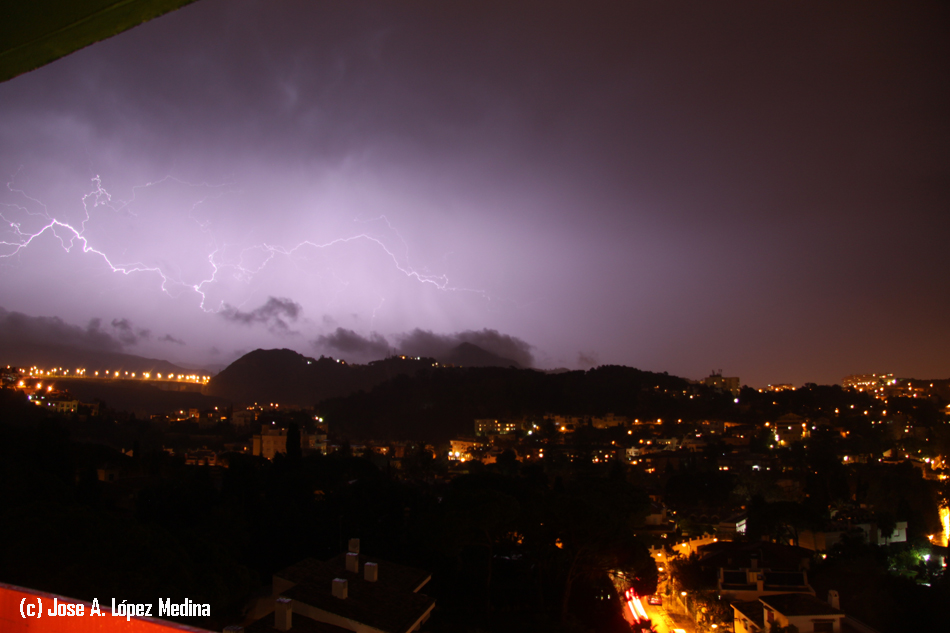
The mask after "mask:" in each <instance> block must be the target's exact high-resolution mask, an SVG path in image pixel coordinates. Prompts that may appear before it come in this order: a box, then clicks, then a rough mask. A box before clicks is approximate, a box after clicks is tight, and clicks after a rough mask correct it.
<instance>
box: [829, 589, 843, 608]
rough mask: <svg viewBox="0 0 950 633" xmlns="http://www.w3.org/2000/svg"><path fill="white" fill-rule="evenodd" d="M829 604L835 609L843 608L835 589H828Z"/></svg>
mask: <svg viewBox="0 0 950 633" xmlns="http://www.w3.org/2000/svg"><path fill="white" fill-rule="evenodd" d="M828 604H830V605H831V606H832V608H834V609H838V610H839V611H840V610H841V600H839V599H838V592H837V591H835V590H834V589H829V590H828Z"/></svg>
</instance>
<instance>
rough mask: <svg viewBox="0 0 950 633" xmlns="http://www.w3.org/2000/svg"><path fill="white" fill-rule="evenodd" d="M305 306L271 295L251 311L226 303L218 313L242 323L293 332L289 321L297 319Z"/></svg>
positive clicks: (227, 319)
mask: <svg viewBox="0 0 950 633" xmlns="http://www.w3.org/2000/svg"><path fill="white" fill-rule="evenodd" d="M301 312H303V308H302V307H301V306H300V304H299V303H297V302H295V301H293V300H291V299H287V298H283V297H269V298H268V299H267V302H266V303H265V304H264V305H262V306H260V307H258V308H255V309H253V310H251V311H250V312H242V311H241V310H239V309H238V308H235V307H234V306H231V305H227V304H225V306H224V308H222V310H221V312H219V313H218V314H219V315H220V316H221V318H222V319H224V320H226V321H230V322H231V323H240V324H242V325H248V326H250V325H259V324H262V325H266V326H267V329H268V330H270V331H271V332H274V333H286V334H291V333H293V331H292V330H291V329H290V326H289V325H288V324H287V321H296V320H297V317H299V316H300V313H301Z"/></svg>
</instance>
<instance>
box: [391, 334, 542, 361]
mask: <svg viewBox="0 0 950 633" xmlns="http://www.w3.org/2000/svg"><path fill="white" fill-rule="evenodd" d="M396 338H398V339H399V351H400V352H402V353H403V354H406V355H409V356H429V357H432V358H444V357H446V356H447V355H448V353H449V352H450V351H452V350H453V349H455V348H456V347H458V346H459V345H460V344H462V343H471V344H472V345H477V346H478V347H480V348H482V349H483V350H485V351H487V352H491V353H492V354H495V355H496V356H500V357H502V358H507V359H508V360H513V361H515V362H516V363H518V364H519V365H521V366H522V367H531V366H532V365H533V364H534V356H533V355H532V353H531V348H532V346H531V345H530V344H528V343H526V342H525V341H523V340H521V339H519V338H517V337H515V336H510V335H508V334H502V333H501V332H498V331H497V330H489V329H484V330H468V331H465V332H456V333H454V334H437V333H435V332H432V331H429V330H422V329H418V328H417V329H415V330H412V331H411V332H407V333H406V334H402V335H399V336H397V337H396Z"/></svg>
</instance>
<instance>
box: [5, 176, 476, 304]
mask: <svg viewBox="0 0 950 633" xmlns="http://www.w3.org/2000/svg"><path fill="white" fill-rule="evenodd" d="M15 179H16V175H14V176H13V177H11V179H10V181H9V182H7V190H8V191H9V192H10V193H12V194H15V195H17V196H20V197H21V198H22V200H24V201H26V202H25V203H24V204H17V203H14V202H0V207H3V208H5V209H8V210H11V211H12V212H13V213H17V214H20V215H26V216H28V217H30V218H31V219H33V220H36V219H38V220H40V226H39V228H36V227H33V229H32V230H26V229H25V227H24V222H23V221H20V220H19V219H17V220H11V219H9V218H8V215H10V211H7V212H0V220H2V222H3V223H5V224H6V225H7V229H6V231H5V233H4V234H3V237H2V239H0V260H3V259H11V258H15V257H16V256H17V255H19V254H20V253H21V252H23V251H24V250H25V249H27V248H29V247H30V246H31V245H32V244H33V243H34V242H35V241H37V240H38V239H39V238H40V237H41V236H43V235H44V234H47V233H49V234H51V235H52V236H53V237H54V238H56V239H57V240H58V241H59V243H60V245H61V246H62V248H63V249H64V250H65V251H66V252H67V253H69V252H72V251H73V249H74V248H76V247H77V245H78V246H79V247H80V248H81V251H82V253H84V254H88V255H91V256H94V257H97V258H99V259H100V260H101V261H102V262H104V263H105V264H106V266H108V268H109V269H110V270H111V271H112V272H113V273H118V274H122V275H127V276H128V275H133V274H143V275H154V276H156V277H157V278H158V279H160V280H161V282H160V288H161V290H162V292H164V293H166V294H168V295H169V296H173V297H174V296H178V295H179V294H180V292H181V291H182V290H185V291H192V292H194V293H195V294H196V295H197V296H199V297H200V302H199V307H200V308H201V310H203V311H204V312H219V311H220V310H221V309H223V308H224V306H225V304H224V302H223V301H221V302H220V303H219V304H218V305H217V306H209V305H207V304H208V293H209V292H210V288H211V287H212V286H213V285H214V284H215V283H216V282H217V281H218V280H219V279H220V275H221V274H223V273H224V272H225V271H226V270H230V271H231V272H232V274H233V276H234V277H235V278H236V279H237V280H239V281H243V282H245V283H249V282H250V281H251V280H252V279H253V278H254V277H256V276H257V275H258V274H260V273H261V271H263V270H264V269H265V268H266V267H267V266H268V265H270V264H271V262H273V261H274V260H275V259H277V258H281V257H285V258H294V257H295V256H297V255H298V254H299V253H301V252H303V251H306V250H317V251H322V250H328V249H331V248H333V247H337V246H342V245H347V244H350V243H355V242H368V243H370V244H372V245H374V246H375V247H378V248H379V249H380V250H381V252H382V253H384V254H385V255H386V257H387V258H388V259H389V260H390V261H391V263H392V265H393V266H394V268H395V269H396V270H398V271H399V272H400V273H402V274H403V275H405V276H406V277H407V278H409V279H413V280H415V281H416V282H418V283H420V284H423V285H427V286H432V287H433V288H435V289H436V290H439V291H442V292H465V293H472V294H475V295H478V296H481V297H482V298H484V299H487V300H491V297H490V295H489V294H488V293H487V292H486V291H484V290H479V289H474V288H465V287H459V286H454V285H452V284H451V283H450V281H449V278H448V276H446V275H441V274H431V273H428V272H427V271H420V270H417V269H416V268H415V267H413V266H412V265H411V263H410V259H409V247H408V244H407V243H406V241H405V239H403V237H402V235H401V234H400V233H399V232H398V230H396V228H395V227H394V226H393V224H392V223H391V222H390V221H389V219H388V218H387V217H386V216H384V215H381V216H378V217H376V218H373V219H370V220H360V219H357V220H355V221H356V222H359V223H361V224H372V223H377V222H382V223H384V224H385V225H386V228H387V229H388V230H389V231H390V232H391V233H392V234H393V235H395V236H396V237H397V238H398V241H399V242H400V243H401V245H402V249H401V250H402V255H401V256H400V255H397V253H396V251H395V249H392V248H390V247H389V246H388V245H387V243H386V242H385V241H384V240H383V239H382V238H380V237H377V236H375V235H373V234H371V233H369V232H361V233H357V234H354V235H350V236H347V237H338V238H335V239H332V240H329V241H324V242H320V241H316V240H309V239H308V240H304V241H301V242H299V243H297V244H296V245H294V246H283V245H279V244H270V243H260V244H255V245H252V246H247V247H245V248H243V249H242V250H241V251H240V252H239V256H238V257H237V261H233V262H228V261H226V259H225V257H224V253H225V251H226V249H227V248H228V245H227V244H224V245H218V244H217V243H216V240H214V237H213V234H212V227H211V221H210V220H200V219H199V218H198V217H197V216H196V211H197V209H198V207H199V206H200V205H202V204H204V203H205V202H207V201H208V200H210V199H213V198H219V197H221V196H224V195H226V194H228V193H233V192H235V190H234V189H233V188H232V187H231V185H230V183H225V184H223V185H209V184H207V183H200V184H193V183H189V182H187V181H183V180H179V179H177V178H174V177H173V176H166V177H164V178H162V179H160V180H157V181H153V182H148V183H145V184H144V185H136V186H134V187H133V188H132V197H131V198H130V199H128V200H122V199H119V198H115V199H114V198H113V196H112V194H111V193H110V192H109V191H107V190H106V189H105V187H104V186H103V183H102V179H101V178H100V177H99V176H98V175H96V176H95V177H94V178H92V184H93V189H92V190H91V191H90V192H88V193H86V194H85V195H84V196H83V197H82V200H81V202H82V209H83V217H82V220H81V221H80V222H79V223H78V224H77V223H74V222H68V221H65V220H63V219H60V218H59V217H56V216H54V215H52V214H51V213H50V211H49V209H48V208H47V206H46V205H45V204H43V203H42V202H41V201H40V200H38V199H36V198H33V197H31V196H30V195H28V194H27V193H26V192H25V191H23V190H22V189H19V188H16V187H15V185H14V181H15ZM169 181H173V182H176V183H179V184H182V185H186V186H189V187H204V188H208V189H211V191H212V193H210V194H208V195H206V196H204V197H203V198H201V199H200V200H198V201H197V202H195V203H194V204H193V205H192V207H191V211H190V212H189V217H190V219H191V220H193V221H194V222H195V224H196V225H197V227H198V229H199V230H200V231H202V232H203V233H206V234H208V235H209V237H210V238H211V241H212V246H213V248H212V249H211V250H210V252H209V253H208V254H207V257H206V260H207V263H208V269H209V273H210V274H209V275H208V276H207V277H205V278H204V279H200V280H198V281H195V282H185V281H183V280H182V278H181V277H182V275H181V271H180V270H179V271H177V274H172V273H171V272H169V271H168V270H166V269H164V268H163V267H162V266H157V265H149V264H146V263H144V262H141V261H135V262H125V263H119V262H118V261H117V258H116V256H115V255H110V254H107V253H106V252H105V250H103V249H101V248H99V247H97V246H95V245H94V243H93V239H92V238H91V237H90V236H88V235H87V223H88V222H89V221H90V220H91V218H92V214H93V212H94V211H95V210H97V209H108V210H109V211H111V212H112V213H115V214H123V213H125V214H129V215H131V216H133V217H138V214H137V212H136V210H135V207H134V203H135V201H136V196H137V195H138V192H139V191H140V190H142V189H148V188H151V187H155V186H158V185H161V184H163V183H166V182H169ZM24 205H26V206H24ZM31 206H33V207H35V208H33V209H31V208H30V207H31ZM36 208H38V209H40V210H36ZM255 256H256V257H255ZM252 258H255V259H257V260H258V263H256V265H252V264H250V263H247V262H249V260H251V259H252ZM334 276H335V275H334ZM335 278H336V279H337V281H338V282H340V283H341V284H342V285H344V286H346V285H348V282H346V281H344V280H342V279H339V278H338V277H336V276H335ZM174 293H178V294H174ZM384 302H385V300H384V299H382V298H381V301H380V303H379V305H377V306H376V308H375V309H374V310H373V319H374V320H375V318H376V313H377V312H378V311H379V310H380V309H381V308H382V305H383V303H384Z"/></svg>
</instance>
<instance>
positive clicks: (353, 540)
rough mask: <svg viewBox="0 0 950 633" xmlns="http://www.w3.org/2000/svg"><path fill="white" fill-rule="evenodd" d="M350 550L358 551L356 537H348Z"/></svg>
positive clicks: (358, 543) (356, 552) (358, 541)
mask: <svg viewBox="0 0 950 633" xmlns="http://www.w3.org/2000/svg"><path fill="white" fill-rule="evenodd" d="M350 551H351V552H353V553H354V554H359V553H360V540H359V539H358V538H351V539H350Z"/></svg>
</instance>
